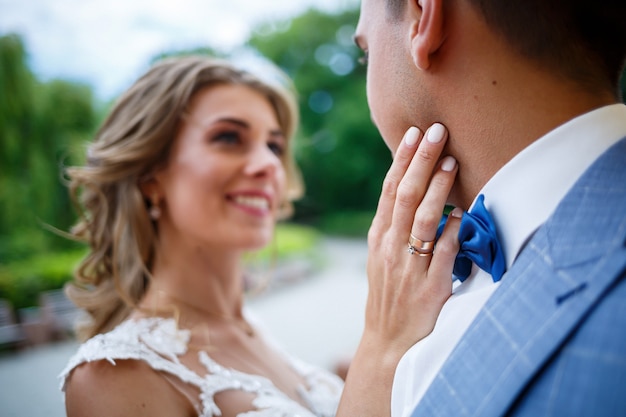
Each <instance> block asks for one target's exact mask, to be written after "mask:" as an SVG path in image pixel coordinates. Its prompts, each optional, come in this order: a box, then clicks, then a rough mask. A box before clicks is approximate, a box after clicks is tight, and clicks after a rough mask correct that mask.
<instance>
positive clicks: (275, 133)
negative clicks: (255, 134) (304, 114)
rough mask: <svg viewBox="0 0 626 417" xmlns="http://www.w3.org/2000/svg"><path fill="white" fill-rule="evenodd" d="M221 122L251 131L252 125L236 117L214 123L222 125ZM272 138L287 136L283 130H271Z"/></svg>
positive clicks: (225, 118) (220, 119)
mask: <svg viewBox="0 0 626 417" xmlns="http://www.w3.org/2000/svg"><path fill="white" fill-rule="evenodd" d="M220 122H226V123H232V124H234V125H237V126H239V127H242V128H244V129H247V130H250V124H249V123H248V122H246V121H245V120H241V119H237V118H234V117H222V118H219V119H217V120H215V122H214V123H220ZM270 136H281V137H284V136H285V134H284V133H283V130H282V129H274V130H270Z"/></svg>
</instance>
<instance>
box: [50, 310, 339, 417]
mask: <svg viewBox="0 0 626 417" xmlns="http://www.w3.org/2000/svg"><path fill="white" fill-rule="evenodd" d="M189 339H190V332H189V331H188V330H181V329H178V327H177V325H176V322H175V321H174V319H163V318H147V319H140V320H128V321H126V322H124V323H122V324H120V325H119V326H118V327H117V328H115V329H114V330H112V331H111V332H109V333H106V334H102V335H98V336H95V337H93V338H92V339H90V340H88V341H87V342H85V343H84V344H82V345H81V346H80V348H79V350H78V352H77V353H76V354H75V355H74V356H73V357H72V358H71V359H70V361H69V363H68V365H67V366H66V367H65V369H64V370H63V371H62V372H61V374H60V376H59V378H60V379H61V389H64V388H65V382H66V380H67V377H68V376H69V374H70V373H71V371H72V370H73V369H74V368H75V367H77V366H79V365H80V364H82V363H84V362H91V361H97V360H108V361H109V362H111V363H112V364H115V360H125V359H134V360H141V361H144V362H146V363H147V364H148V365H150V367H151V368H153V369H155V370H158V371H162V372H167V373H169V374H171V375H174V376H176V377H177V378H179V379H180V380H181V381H183V382H185V383H188V384H192V385H193V386H196V387H197V388H198V389H199V390H200V398H199V402H200V403H201V405H202V411H201V414H200V415H201V417H213V416H221V415H222V412H221V410H220V409H219V407H218V406H217V404H216V403H215V395H216V394H217V393H219V392H222V391H226V390H240V391H244V392H247V393H251V394H256V398H254V399H253V401H252V406H253V407H255V408H256V409H255V410H253V411H248V412H246V413H241V414H239V415H238V417H333V416H334V415H335V412H336V409H337V405H338V403H339V397H340V395H341V390H342V388H343V383H342V382H341V380H340V379H339V378H338V377H337V376H336V375H333V374H331V373H329V372H327V371H324V370H322V369H319V368H316V367H313V366H310V365H308V364H305V363H303V362H301V361H298V360H296V359H293V358H291V357H289V356H288V355H285V356H286V359H287V360H288V362H289V363H290V364H291V365H292V367H293V369H294V370H296V371H297V372H298V373H300V374H301V375H302V376H303V378H304V380H305V381H306V385H307V387H304V386H303V387H299V389H298V393H299V394H300V396H301V397H302V399H303V401H304V402H305V403H306V405H307V406H308V407H309V408H310V410H309V409H307V408H305V407H303V406H302V405H300V404H299V403H298V402H296V401H293V400H292V399H291V398H289V397H288V396H287V395H286V394H284V393H283V392H282V391H280V390H279V389H277V388H276V387H275V386H274V384H273V383H272V382H271V381H270V380H269V379H267V378H264V377H262V376H259V375H250V374H246V373H243V372H239V371H236V370H234V369H229V368H226V367H223V366H221V365H220V364H218V363H217V362H215V361H214V360H213V359H211V358H210V357H209V355H208V354H207V353H206V352H204V351H201V352H199V354H198V355H199V360H200V362H201V364H202V365H203V366H204V367H205V368H206V370H207V373H206V375H203V376H200V375H198V374H197V373H195V372H194V371H192V370H191V369H189V368H187V367H186V366H185V365H183V364H182V363H181V362H180V361H179V356H180V355H183V354H185V353H186V352H187V349H188V346H187V345H188V343H189Z"/></svg>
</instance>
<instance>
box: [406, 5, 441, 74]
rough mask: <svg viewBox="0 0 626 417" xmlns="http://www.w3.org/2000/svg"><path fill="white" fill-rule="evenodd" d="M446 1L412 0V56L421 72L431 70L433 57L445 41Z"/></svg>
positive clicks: (410, 13)
mask: <svg viewBox="0 0 626 417" xmlns="http://www.w3.org/2000/svg"><path fill="white" fill-rule="evenodd" d="M443 2H444V0H410V1H409V2H408V10H407V14H408V17H409V18H410V19H411V20H412V23H411V25H410V27H409V28H410V33H409V36H410V41H411V56H412V58H413V62H414V63H415V66H417V67H418V68H419V69H421V70H424V71H425V70H427V69H428V68H430V64H431V58H432V55H433V54H434V53H435V52H437V51H438V50H439V48H440V47H441V45H442V44H443V41H444V37H445V36H444V10H443Z"/></svg>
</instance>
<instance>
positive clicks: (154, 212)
mask: <svg viewBox="0 0 626 417" xmlns="http://www.w3.org/2000/svg"><path fill="white" fill-rule="evenodd" d="M150 201H151V203H152V206H151V207H150V210H148V214H150V218H151V219H152V220H158V219H159V217H161V208H160V207H159V195H158V194H156V193H154V194H152V198H151V199H150Z"/></svg>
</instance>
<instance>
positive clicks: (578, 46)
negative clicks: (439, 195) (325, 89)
mask: <svg viewBox="0 0 626 417" xmlns="http://www.w3.org/2000/svg"><path fill="white" fill-rule="evenodd" d="M625 16H626V2H625V1H624V0H597V1H594V2H589V1H582V0H362V5H361V15H360V19H359V24H358V27H357V32H356V37H355V39H356V42H357V44H358V45H359V46H360V47H361V48H362V49H363V50H364V51H365V53H366V58H367V59H368V74H367V75H368V79H367V93H368V102H369V105H370V109H371V113H372V118H373V120H374V122H375V123H376V125H377V127H378V129H379V130H380V132H381V134H382V136H383V137H384V139H385V141H386V142H387V144H388V145H389V147H390V148H391V149H396V148H397V146H398V143H399V138H401V137H402V135H403V133H404V132H405V131H406V130H407V128H408V127H409V126H418V127H420V128H422V129H424V128H426V127H428V126H430V125H431V124H432V123H434V122H441V123H442V124H444V125H445V126H446V127H447V128H448V130H449V139H448V142H447V148H446V154H449V155H452V156H454V157H455V158H456V160H457V161H458V166H459V172H458V176H457V180H456V183H455V185H454V187H453V189H452V192H451V194H450V203H452V204H454V205H456V206H458V207H461V208H463V209H468V208H469V207H470V206H471V205H472V203H473V201H474V200H475V198H476V196H478V195H479V194H482V195H484V196H485V205H486V206H487V209H489V211H490V213H491V215H492V217H493V219H494V221H495V224H496V228H497V234H498V236H499V239H500V241H501V243H502V246H503V249H504V254H505V259H506V267H507V272H506V273H505V274H504V276H503V277H502V279H501V280H500V281H498V282H494V281H493V279H492V277H490V276H489V274H487V273H486V272H484V271H482V270H480V269H479V268H477V267H476V266H474V267H473V269H472V273H471V275H470V276H469V277H468V278H467V279H466V280H465V281H464V282H463V283H461V284H459V285H457V286H455V288H454V290H453V294H452V296H451V297H450V298H449V299H448V301H447V302H446V304H445V305H444V308H443V310H442V311H441V314H440V316H439V318H438V321H437V324H436V326H435V328H434V330H433V331H432V333H431V334H430V335H428V336H427V337H426V338H424V339H422V340H421V341H419V342H418V343H417V344H415V345H414V346H413V347H412V348H411V349H410V350H409V351H408V352H407V353H406V354H405V355H404V356H403V358H402V359H401V360H400V363H399V364H398V366H397V368H396V372H395V377H394V381H393V386H392V404H391V416H392V417H409V416H481V417H488V416H501V415H511V416H512V415H515V416H586V415H590V416H612V415H624V414H625V413H626V395H624V391H625V390H626V279H625V278H626V106H624V104H621V102H620V98H619V75H620V73H621V72H622V69H623V65H624V62H625V59H626V25H624V17H625ZM398 256H407V255H406V254H400V253H399V254H398ZM377 417H378V416H377Z"/></svg>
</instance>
